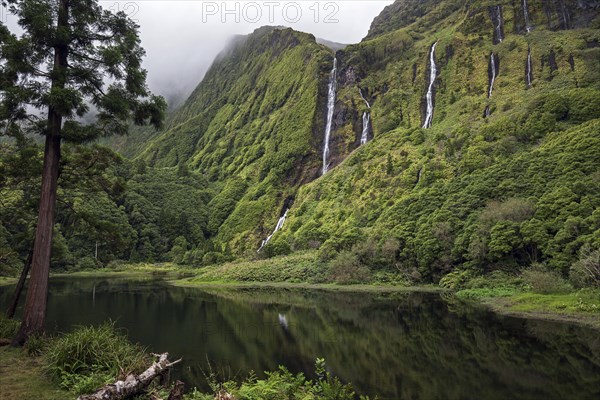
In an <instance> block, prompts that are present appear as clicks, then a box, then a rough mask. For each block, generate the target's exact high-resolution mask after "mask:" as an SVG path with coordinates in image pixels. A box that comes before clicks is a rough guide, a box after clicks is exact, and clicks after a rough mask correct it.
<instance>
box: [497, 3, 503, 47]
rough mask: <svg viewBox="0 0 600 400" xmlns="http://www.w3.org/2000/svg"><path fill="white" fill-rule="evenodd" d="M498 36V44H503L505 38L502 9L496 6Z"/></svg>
mask: <svg viewBox="0 0 600 400" xmlns="http://www.w3.org/2000/svg"><path fill="white" fill-rule="evenodd" d="M496 35H497V37H498V42H499V43H502V40H504V37H502V7H501V6H496Z"/></svg>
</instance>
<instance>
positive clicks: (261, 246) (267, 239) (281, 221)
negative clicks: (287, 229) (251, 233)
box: [256, 208, 290, 253]
mask: <svg viewBox="0 0 600 400" xmlns="http://www.w3.org/2000/svg"><path fill="white" fill-rule="evenodd" d="M288 211H290V209H289V208H288V209H286V210H285V213H283V216H282V217H281V218H279V221H277V225H276V226H275V230H274V231H273V233H271V234H270V235H269V236H267V238H266V239H265V240H263V241H262V243H261V245H260V248H259V249H258V250H257V251H256V252H257V253H260V251H261V250H262V249H263V247H265V246H266V245H267V243H269V240H271V238H272V237H273V235H274V234H275V233H277V231H278V230H280V229H281V228H283V224H284V223H285V219H286V218H287V215H288Z"/></svg>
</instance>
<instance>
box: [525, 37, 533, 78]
mask: <svg viewBox="0 0 600 400" xmlns="http://www.w3.org/2000/svg"><path fill="white" fill-rule="evenodd" d="M525 79H526V81H527V87H531V81H533V69H532V67H531V47H529V48H528V49H527V68H526V70H525Z"/></svg>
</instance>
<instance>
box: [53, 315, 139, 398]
mask: <svg viewBox="0 0 600 400" xmlns="http://www.w3.org/2000/svg"><path fill="white" fill-rule="evenodd" d="M44 359H45V365H46V367H45V368H46V371H47V373H48V374H49V376H50V377H51V378H52V380H53V381H55V382H56V383H58V384H60V386H61V387H62V388H64V389H68V390H71V391H73V392H75V393H77V394H81V393H86V392H91V391H93V390H94V389H96V388H98V387H100V386H102V385H104V384H106V383H109V382H112V381H114V380H115V378H116V377H117V376H120V375H121V374H125V375H127V374H130V373H140V372H141V371H143V370H144V369H145V368H146V367H147V366H148V365H149V363H150V358H149V356H148V355H147V354H146V353H145V350H144V349H143V348H141V347H140V346H138V345H133V344H131V343H130V342H129V340H128V339H127V337H126V336H125V335H124V334H123V333H121V332H118V331H117V330H115V328H114V326H113V325H112V324H111V323H106V324H104V325H101V326H99V327H80V328H78V329H76V330H75V331H73V332H71V333H67V334H64V335H62V336H59V337H57V338H55V339H52V340H51V342H50V343H49V345H48V348H47V349H46V351H45V352H44Z"/></svg>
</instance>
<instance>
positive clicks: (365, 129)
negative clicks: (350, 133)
mask: <svg viewBox="0 0 600 400" xmlns="http://www.w3.org/2000/svg"><path fill="white" fill-rule="evenodd" d="M362 121H363V129H362V136H361V137H360V144H361V145H362V144H365V143H367V142H368V141H369V124H370V122H371V114H369V113H368V112H367V111H365V112H364V113H363V116H362Z"/></svg>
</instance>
